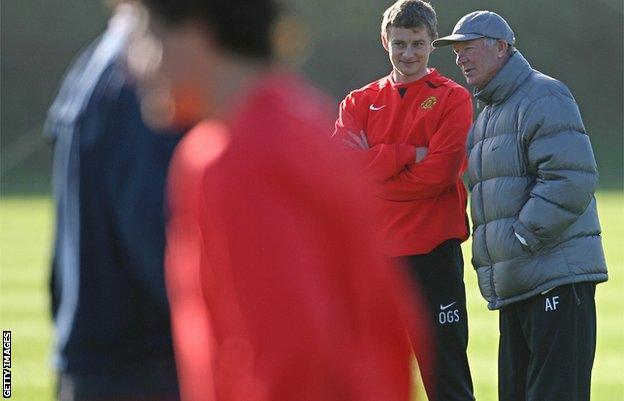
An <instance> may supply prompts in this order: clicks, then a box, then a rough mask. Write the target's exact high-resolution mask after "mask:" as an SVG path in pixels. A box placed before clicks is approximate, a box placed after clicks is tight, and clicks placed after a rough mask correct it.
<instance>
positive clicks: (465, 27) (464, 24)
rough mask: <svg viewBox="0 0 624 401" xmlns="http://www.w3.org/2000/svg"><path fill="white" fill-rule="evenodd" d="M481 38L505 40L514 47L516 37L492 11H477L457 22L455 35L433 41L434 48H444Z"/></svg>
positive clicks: (505, 22) (454, 30) (501, 18)
mask: <svg viewBox="0 0 624 401" xmlns="http://www.w3.org/2000/svg"><path fill="white" fill-rule="evenodd" d="M479 38H493V39H500V40H504V41H505V42H507V43H509V44H510V45H513V44H514V43H515V42H516V37H515V35H514V33H513V31H512V30H511V28H510V27H509V24H507V21H505V20H504V19H503V17H501V16H500V15H498V14H496V13H494V12H492V11H475V12H472V13H470V14H467V15H464V16H463V17H462V19H460V20H459V21H457V24H455V28H453V33H452V34H450V35H449V36H445V37H443V38H440V39H437V40H434V41H433V43H432V44H433V47H442V46H448V45H450V44H453V42H464V41H467V40H473V39H479Z"/></svg>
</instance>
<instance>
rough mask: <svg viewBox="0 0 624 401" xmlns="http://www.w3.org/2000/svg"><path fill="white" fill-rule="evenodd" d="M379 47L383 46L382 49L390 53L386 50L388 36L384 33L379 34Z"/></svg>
mask: <svg viewBox="0 0 624 401" xmlns="http://www.w3.org/2000/svg"><path fill="white" fill-rule="evenodd" d="M381 45H382V46H383V48H384V49H386V51H387V52H389V51H390V50H389V49H388V34H387V33H386V32H382V33H381Z"/></svg>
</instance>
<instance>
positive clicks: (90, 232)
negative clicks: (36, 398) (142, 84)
mask: <svg viewBox="0 0 624 401" xmlns="http://www.w3.org/2000/svg"><path fill="white" fill-rule="evenodd" d="M117 3H119V4H117V5H116V7H115V11H114V13H113V16H112V18H111V19H110V21H109V24H108V28H107V30H106V31H105V32H104V33H103V34H102V35H101V36H100V37H99V38H97V39H96V40H95V41H94V43H92V44H91V45H90V46H89V47H88V48H87V49H86V50H85V51H84V52H83V53H82V54H81V55H80V56H79V57H78V59H77V60H76V61H75V62H74V64H73V66H72V67H71V68H70V69H69V72H68V73H67V75H66V77H65V79H64V82H63V84H62V86H61V89H60V92H59V94H58V97H57V98H56V100H55V102H54V104H53V105H52V107H51V109H50V111H49V115H48V121H47V123H46V133H47V134H48V135H49V136H50V137H51V138H52V139H53V141H54V142H55V152H54V153H55V154H54V167H53V185H54V197H55V201H56V233H55V234H56V235H55V243H54V256H53V269H52V279H51V293H52V310H53V316H54V324H55V339H54V368H55V371H56V373H57V375H58V376H57V378H58V399H59V400H93V399H97V400H107V399H115V400H163V401H164V400H177V399H178V384H177V379H176V369H175V363H174V358H173V348H172V341H171V330H170V321H169V307H168V302H167V297H166V292H165V285H164V273H163V255H164V247H165V234H164V233H165V227H164V213H163V211H164V207H163V204H164V200H163V198H164V187H165V177H166V173H167V169H168V165H169V160H170V157H171V154H172V152H173V149H174V147H175V146H176V144H177V142H178V140H179V139H180V136H179V135H177V134H173V135H163V134H160V133H156V132H154V131H153V130H152V129H150V128H148V127H146V125H145V123H144V122H143V120H142V118H141V112H140V107H139V103H138V101H137V97H136V94H135V88H134V83H133V82H132V79H131V77H130V75H129V74H128V72H127V69H126V65H125V63H124V60H125V53H126V47H127V44H128V43H129V42H130V38H131V35H132V32H133V29H134V28H135V26H136V25H137V23H138V21H139V18H138V16H137V10H136V9H135V8H134V7H135V6H133V5H131V4H130V3H125V2H117Z"/></svg>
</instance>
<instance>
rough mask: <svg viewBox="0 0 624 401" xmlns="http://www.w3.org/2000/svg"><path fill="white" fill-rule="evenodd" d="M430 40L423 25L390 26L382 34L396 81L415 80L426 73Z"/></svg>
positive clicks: (430, 49) (431, 47) (430, 48)
mask: <svg viewBox="0 0 624 401" xmlns="http://www.w3.org/2000/svg"><path fill="white" fill-rule="evenodd" d="M431 40H432V38H431V36H429V33H428V32H427V29H426V28H425V27H419V28H397V27H390V28H388V30H387V32H386V35H382V43H383V46H384V48H385V49H386V50H387V51H388V55H389V56H390V62H391V63H392V68H393V70H394V71H393V72H394V79H395V80H396V81H397V82H398V83H407V82H412V81H416V80H417V79H420V78H422V77H423V76H425V75H426V74H427V65H428V64H429V55H430V54H431V52H432V51H433V46H431Z"/></svg>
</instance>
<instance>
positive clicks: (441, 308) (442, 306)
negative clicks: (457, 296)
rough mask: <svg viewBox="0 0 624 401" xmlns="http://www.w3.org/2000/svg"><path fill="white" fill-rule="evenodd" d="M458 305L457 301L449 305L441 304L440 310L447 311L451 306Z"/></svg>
mask: <svg viewBox="0 0 624 401" xmlns="http://www.w3.org/2000/svg"><path fill="white" fill-rule="evenodd" d="M456 303H457V301H455V302H453V303H450V304H448V305H442V304H440V310H447V309H448V308H450V307H451V306H453V305H455V304H456Z"/></svg>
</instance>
